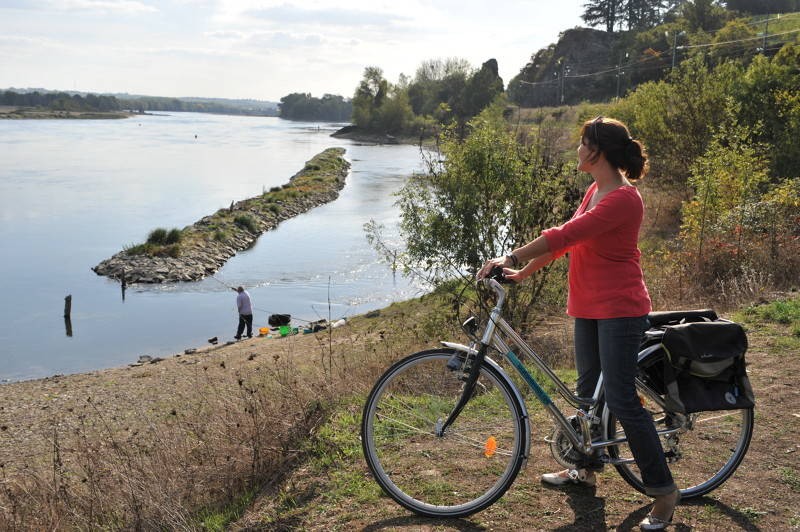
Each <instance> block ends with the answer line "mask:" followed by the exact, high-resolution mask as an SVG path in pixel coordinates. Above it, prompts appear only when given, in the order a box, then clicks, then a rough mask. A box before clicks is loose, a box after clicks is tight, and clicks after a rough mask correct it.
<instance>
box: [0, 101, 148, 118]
mask: <svg viewBox="0 0 800 532" xmlns="http://www.w3.org/2000/svg"><path fill="white" fill-rule="evenodd" d="M131 116H134V113H128V112H124V111H107V112H104V111H58V110H54V109H44V108H39V107H13V106H7V105H0V120H28V119H34V120H36V119H41V120H44V119H49V120H52V119H68V120H105V119H118V118H129V117H131Z"/></svg>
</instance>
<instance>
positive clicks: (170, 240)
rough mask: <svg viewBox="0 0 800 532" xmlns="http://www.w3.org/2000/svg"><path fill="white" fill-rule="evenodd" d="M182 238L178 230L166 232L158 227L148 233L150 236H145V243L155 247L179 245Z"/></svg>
mask: <svg viewBox="0 0 800 532" xmlns="http://www.w3.org/2000/svg"><path fill="white" fill-rule="evenodd" d="M182 237H183V234H182V233H181V230H180V229H177V228H173V229H170V230H169V231H167V230H166V229H164V228H162V227H159V228H157V229H153V230H152V231H150V234H149V235H148V236H147V243H148V244H153V245H156V246H165V245H170V244H178V243H180V241H181V238H182Z"/></svg>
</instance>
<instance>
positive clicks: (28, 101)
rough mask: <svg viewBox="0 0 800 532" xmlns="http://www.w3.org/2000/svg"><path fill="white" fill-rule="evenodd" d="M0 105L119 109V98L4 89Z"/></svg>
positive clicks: (72, 108)
mask: <svg viewBox="0 0 800 532" xmlns="http://www.w3.org/2000/svg"><path fill="white" fill-rule="evenodd" d="M0 105H9V106H13V107H43V108H47V109H52V110H54V111H101V112H108V111H119V110H120V109H121V106H120V103H119V100H117V99H116V98H115V97H114V96H105V95H97V94H87V95H86V96H81V95H80V94H68V93H66V92H45V93H41V92H38V91H34V92H28V93H18V92H13V91H4V92H3V94H2V97H0Z"/></svg>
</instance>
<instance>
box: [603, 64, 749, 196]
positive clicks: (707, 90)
mask: <svg viewBox="0 0 800 532" xmlns="http://www.w3.org/2000/svg"><path fill="white" fill-rule="evenodd" d="M737 76H741V70H740V69H739V68H737V67H736V66H735V65H733V64H725V65H722V66H720V67H719V68H717V69H715V70H713V71H710V70H709V69H708V67H706V65H705V64H704V62H703V58H702V57H701V56H696V57H694V58H692V59H690V60H687V61H684V62H683V63H681V64H680V66H679V67H678V68H676V70H675V72H674V73H673V74H672V75H671V76H670V77H669V79H668V80H666V81H659V82H650V83H645V84H644V85H640V86H639V87H637V89H636V90H635V91H634V92H633V93H632V94H630V95H629V96H628V97H627V98H625V99H624V100H623V101H621V102H620V103H619V105H617V106H616V107H615V108H614V110H613V115H614V116H616V117H618V118H621V119H622V120H623V121H625V122H627V123H628V124H629V125H630V126H631V128H632V130H633V131H632V132H633V134H634V136H635V137H638V138H641V139H642V140H644V143H645V145H646V146H647V149H648V151H649V153H650V155H651V170H652V171H653V173H654V174H656V175H658V176H660V177H665V178H668V179H672V180H675V181H678V182H680V181H682V180H683V179H684V178H685V177H684V176H686V175H688V173H689V168H690V167H691V165H692V164H693V163H694V161H695V159H697V158H698V157H699V156H700V155H702V154H703V153H705V151H706V149H707V147H708V145H709V142H710V141H711V137H712V134H713V129H712V128H713V125H714V124H716V123H718V122H719V119H720V117H721V116H725V114H726V109H728V108H729V106H730V105H731V104H730V87H731V86H732V84H733V80H734V79H735V78H736V77H737Z"/></svg>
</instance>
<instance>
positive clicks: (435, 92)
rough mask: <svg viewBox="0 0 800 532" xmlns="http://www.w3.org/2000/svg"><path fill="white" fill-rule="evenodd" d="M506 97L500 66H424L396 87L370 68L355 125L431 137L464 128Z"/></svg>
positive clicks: (357, 99)
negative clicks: (452, 127) (440, 131)
mask: <svg viewBox="0 0 800 532" xmlns="http://www.w3.org/2000/svg"><path fill="white" fill-rule="evenodd" d="M502 93H503V80H502V79H501V78H500V76H499V74H498V67H497V61H496V60H495V59H489V60H488V61H486V62H485V63H484V64H483V65H482V66H481V68H479V69H477V70H475V69H473V68H472V67H471V66H470V64H469V63H468V62H467V61H465V60H463V59H457V58H451V59H446V60H441V59H435V60H430V61H426V62H424V63H422V65H420V67H419V68H418V69H417V72H416V74H415V76H414V78H413V79H412V78H409V77H407V76H405V75H402V74H401V75H400V79H399V81H398V82H397V83H396V84H391V83H389V82H388V81H387V80H386V79H385V78H384V77H383V70H381V69H380V68H378V67H375V66H370V67H367V68H366V69H365V70H364V77H363V78H362V80H361V83H359V85H358V87H357V88H356V92H355V96H354V97H353V123H354V124H355V125H356V126H358V127H359V128H362V129H364V130H366V131H371V132H380V133H389V134H412V135H429V134H431V133H432V132H433V131H434V130H436V129H438V127H439V126H440V125H442V124H450V123H455V124H456V125H458V126H460V127H461V128H463V127H464V125H465V124H466V123H467V121H468V120H469V119H470V118H472V117H474V116H475V115H477V114H478V113H480V112H481V111H482V110H483V109H484V108H486V107H487V106H488V105H489V104H490V103H492V101H494V100H495V98H497V96H498V95H500V94H502Z"/></svg>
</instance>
